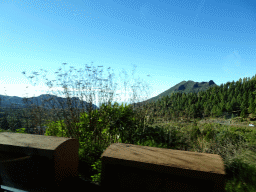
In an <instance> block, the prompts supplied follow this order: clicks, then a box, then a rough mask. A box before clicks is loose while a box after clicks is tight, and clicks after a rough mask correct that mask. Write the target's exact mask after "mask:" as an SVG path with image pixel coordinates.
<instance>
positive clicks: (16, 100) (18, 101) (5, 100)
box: [0, 94, 99, 109]
mask: <svg viewBox="0 0 256 192" xmlns="http://www.w3.org/2000/svg"><path fill="white" fill-rule="evenodd" d="M50 98H52V99H53V100H55V103H54V102H53V101H52V100H51V101H47V102H44V104H45V107H44V108H45V109H52V108H53V107H52V105H53V106H54V107H55V108H57V109H62V107H61V105H60V104H59V102H60V103H63V105H64V106H63V107H64V108H66V107H67V106H68V105H67V98H62V97H57V96H55V95H50V94H42V95H40V96H37V97H29V98H28V104H27V103H24V102H23V99H24V97H17V96H5V95H0V99H1V102H0V107H2V108H6V107H7V108H9V107H11V108H12V109H14V108H27V107H28V106H29V105H30V104H35V105H38V106H41V105H42V104H43V101H44V100H46V99H50ZM30 100H31V101H30ZM37 101H38V103H37ZM58 101H59V102H58ZM75 102H76V103H75ZM49 103H51V104H49ZM80 103H81V100H80V99H79V98H78V97H72V98H71V104H72V107H75V106H76V107H77V108H78V109H82V106H81V105H82V104H80ZM11 104H14V105H13V106H11ZM15 105H16V106H15ZM83 105H84V106H86V105H88V103H87V102H86V101H83ZM92 107H93V109H99V108H98V107H97V106H96V105H94V104H92Z"/></svg>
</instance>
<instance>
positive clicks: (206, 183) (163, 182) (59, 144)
mask: <svg viewBox="0 0 256 192" xmlns="http://www.w3.org/2000/svg"><path fill="white" fill-rule="evenodd" d="M78 147H79V143H78V140H77V139H71V138H63V137H54V136H44V135H33V134H22V133H7V132H2V133H0V158H1V159H0V160H1V164H0V165H1V167H0V168H1V169H0V170H1V178H2V180H3V185H4V186H10V187H12V186H13V187H14V188H15V189H21V190H25V191H54V190H53V189H56V191H61V190H62V189H63V190H65V191H68V189H69V190H70V191H75V190H74V188H75V187H77V189H79V188H78V187H79V186H80V187H82V188H83V189H85V191H86V189H88V190H89V188H88V187H89V186H88V184H87V183H85V182H82V181H80V180H78V159H79V158H78ZM101 157H102V172H101V181H100V186H93V187H95V189H94V191H103V189H104V191H106V190H111V191H127V190H128V191H133V192H134V191H190V192H191V191H218V192H219V191H225V190H224V188H225V171H224V164H223V161H222V158H221V157H220V156H219V155H216V154H207V153H197V152H188V151H181V150H172V149H163V148H156V147H147V146H139V145H133V144H124V143H113V144H111V145H110V146H109V147H108V148H107V149H106V150H105V151H104V152H103V154H102V155H101ZM24 173H25V174H24ZM21 178H22V179H21ZM68 183H69V184H70V185H67V184H68ZM71 185H72V186H71ZM47 187H48V188H47ZM90 187H91V186H90ZM78 191H81V189H80V190H78ZM90 191H91V190H90Z"/></svg>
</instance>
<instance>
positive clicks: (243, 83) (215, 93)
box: [144, 76, 256, 119]
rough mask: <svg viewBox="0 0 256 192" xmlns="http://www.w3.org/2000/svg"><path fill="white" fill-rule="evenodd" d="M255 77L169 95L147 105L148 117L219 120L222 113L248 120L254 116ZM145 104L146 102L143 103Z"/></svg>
mask: <svg viewBox="0 0 256 192" xmlns="http://www.w3.org/2000/svg"><path fill="white" fill-rule="evenodd" d="M255 94H256V78H255V76H254V77H252V78H243V80H242V79H241V78H240V79H239V80H238V81H236V82H234V81H232V82H227V83H225V84H221V85H220V86H213V87H210V88H209V89H207V90H205V91H199V92H198V93H192V92H190V93H187V94H186V93H171V94H170V95H167V96H163V97H161V98H160V99H158V100H157V101H156V102H148V104H150V105H151V106H152V107H151V108H150V109H152V110H151V115H152V116H154V117H156V116H158V117H166V118H168V119H173V118H177V117H185V118H203V117H219V116H222V115H223V113H224V112H228V113H235V114H237V115H238V116H241V117H243V118H244V117H247V116H248V115H249V113H251V114H252V115H255V114H256V109H255V106H256V99H255ZM144 104H145V103H144Z"/></svg>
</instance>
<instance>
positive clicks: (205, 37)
mask: <svg viewBox="0 0 256 192" xmlns="http://www.w3.org/2000/svg"><path fill="white" fill-rule="evenodd" d="M0 8H1V13H0V33H1V36H0V55H1V57H0V82H1V83H0V86H1V88H0V94H1V95H9V96H19V97H32V96H39V95H41V94H47V93H49V94H57V95H58V96H62V97H64V95H60V94H59V93H58V90H59V91H61V92H62V91H63V89H62V88H61V85H57V84H60V83H62V82H63V81H64V80H66V81H68V78H65V79H64V78H61V79H60V81H58V78H59V77H58V76H57V75H58V74H55V73H54V72H57V71H58V69H59V68H62V71H61V73H62V72H64V73H65V72H68V71H69V69H70V66H73V67H74V69H77V71H78V70H79V69H80V68H82V71H83V72H84V73H83V75H80V74H78V73H77V72H76V71H74V70H73V72H72V73H71V74H69V75H68V76H67V77H71V78H72V80H73V85H75V82H76V81H79V80H82V77H83V78H88V77H87V74H89V73H88V72H87V71H86V70H85V69H87V68H85V64H87V65H88V66H91V62H93V66H94V67H96V68H98V67H97V66H103V67H102V68H98V71H100V70H101V69H103V73H102V77H103V78H105V79H109V78H108V75H109V73H111V74H112V73H114V74H115V76H114V77H113V81H112V83H118V86H117V89H116V92H115V93H117V94H121V96H122V97H121V98H116V99H114V101H117V102H118V103H120V102H122V101H125V102H127V103H128V99H129V98H131V96H132V95H129V94H132V90H131V86H133V85H138V84H136V82H137V81H136V79H138V78H140V79H139V82H142V83H143V84H142V85H148V86H149V87H148V88H149V89H147V87H145V90H146V91H148V94H149V95H148V98H151V97H154V96H157V95H158V94H160V93H162V92H164V91H165V90H167V89H169V88H171V87H173V86H174V85H176V84H178V83H180V82H181V81H183V80H185V81H188V80H192V81H195V82H202V81H210V80H213V81H214V82H215V83H216V84H217V85H220V84H221V83H226V82H228V81H230V82H231V81H233V80H234V81H237V80H239V78H242V79H243V78H244V77H252V76H254V75H255V69H256V1H249V0H244V1H238V0H232V1H223V0H219V1H210V0H199V1H196V0H190V1H189V0H187V1H184V0H177V1H171V0H161V1H160V0H159V1H157V0H151V1H147V2H146V1H143V0H137V1H136V0H132V1H131V0H123V1H121V0H118V1H117V0H116V1H110V0H108V1H104V0H101V1H100V0H98V1H97V0H96V1H85V0H84V1H82V0H72V1H71V0H59V1H57V0H41V1H34V0H30V1H28V0H20V1H18V0H9V1H8V0H3V1H1V2H0ZM62 63H67V65H66V66H63V65H62ZM134 65H136V66H137V68H136V70H135V74H134V77H133V76H132V70H133V69H134V67H133V66H134ZM109 67H110V71H109V72H108V70H107V68H109ZM40 69H43V70H44V71H45V70H46V71H47V73H45V72H42V71H41V70H40ZM122 69H124V71H125V72H127V74H128V78H125V75H124V74H121V72H122ZM23 71H25V72H26V75H24V74H22V72H23ZM33 72H38V74H40V75H39V76H37V78H36V76H35V75H34V74H33ZM90 74H93V73H92V72H91V73H90ZM119 74H121V78H120V76H119ZM32 75H34V76H35V78H34V79H33V80H31V79H30V78H28V77H29V76H32ZM43 75H46V76H45V78H44V77H43ZM73 75H77V78H74V77H73ZM148 75H149V76H148ZM94 77H96V76H94ZM46 78H47V79H48V80H56V81H55V82H53V85H54V86H55V88H56V89H49V86H47V84H46V83H47V81H46ZM98 78H100V73H98ZM84 80H85V79H84ZM125 81H126V82H127V83H128V84H127V90H126V97H125V96H124V93H125V90H124V89H121V88H120V87H121V86H123V85H124V82H125ZM90 82H91V83H93V82H92V81H90ZM82 83H84V82H82ZM121 83H122V84H121ZM103 85H106V82H103ZM108 85H109V86H110V83H108ZM142 85H140V86H141V88H142ZM4 87H5V88H4ZM26 87H28V88H26ZM68 87H69V88H70V90H73V88H72V86H71V85H68ZM57 88H58V89H57ZM98 88H99V86H98ZM110 88H111V87H110ZM112 89H113V88H112ZM145 90H143V89H141V91H142V92H141V91H140V90H139V89H138V90H137V94H138V96H140V97H141V99H139V101H143V100H145V99H146V98H145V96H146V92H145ZM47 91H48V92H47ZM96 91H99V89H98V90H96ZM129 91H130V92H129ZM27 93H28V94H27ZM76 94H79V92H77V93H73V94H71V95H73V96H76ZM97 94H98V93H96V95H97ZM78 96H80V95H78ZM119 96H120V95H119ZM114 101H113V102H114ZM113 102H112V103H113ZM94 104H96V105H97V106H98V105H99V103H98V97H97V96H96V101H95V102H94Z"/></svg>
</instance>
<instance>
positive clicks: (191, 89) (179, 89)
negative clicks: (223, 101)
mask: <svg viewBox="0 0 256 192" xmlns="http://www.w3.org/2000/svg"><path fill="white" fill-rule="evenodd" d="M214 86H217V87H218V85H217V84H215V83H214V81H213V80H210V81H209V82H205V81H202V82H195V81H192V80H188V81H181V82H180V83H177V84H176V85H174V86H173V87H171V88H169V89H167V90H166V91H164V92H162V93H160V94H159V95H157V96H155V97H152V98H150V99H147V100H145V101H142V102H138V103H132V104H131V105H134V106H136V105H138V106H140V105H143V104H145V103H147V102H156V101H157V100H159V99H161V97H166V96H167V95H168V96H169V97H170V96H171V95H172V94H175V93H185V94H189V93H199V92H200V91H207V90H208V89H209V88H211V87H214Z"/></svg>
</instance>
